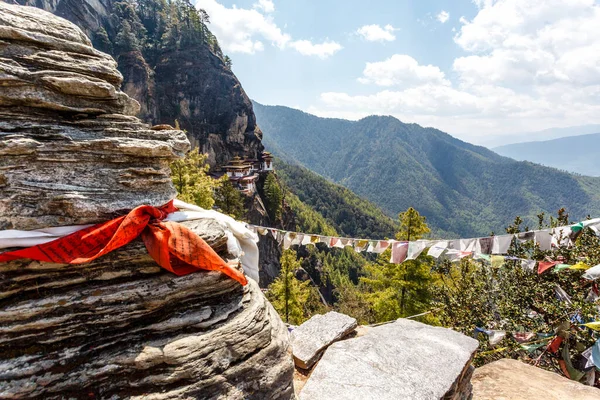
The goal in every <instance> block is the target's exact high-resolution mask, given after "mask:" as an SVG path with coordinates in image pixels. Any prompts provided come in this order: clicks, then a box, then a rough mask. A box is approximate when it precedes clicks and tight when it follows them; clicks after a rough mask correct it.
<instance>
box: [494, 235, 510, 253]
mask: <svg viewBox="0 0 600 400" xmlns="http://www.w3.org/2000/svg"><path fill="white" fill-rule="evenodd" d="M513 238H514V235H500V236H494V239H493V243H492V254H506V253H507V252H508V248H509V247H510V244H511V243H512V241H513Z"/></svg>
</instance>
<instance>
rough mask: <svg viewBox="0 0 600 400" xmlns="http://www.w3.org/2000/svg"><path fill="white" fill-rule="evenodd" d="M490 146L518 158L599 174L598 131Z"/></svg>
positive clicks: (599, 146) (599, 140)
mask: <svg viewBox="0 0 600 400" xmlns="http://www.w3.org/2000/svg"><path fill="white" fill-rule="evenodd" d="M492 150H494V151H495V152H496V153H498V154H501V155H503V156H506V157H510V158H514V159H515V160H519V161H531V162H535V163H538V164H542V165H547V166H549V167H554V168H558V169H562V170H566V171H569V172H576V173H578V174H583V175H589V176H600V133H594V134H590V135H579V136H569V137H564V138H559V139H553V140H544V141H536V142H525V143H515V144H507V145H505V146H500V147H495V148H493V149H492Z"/></svg>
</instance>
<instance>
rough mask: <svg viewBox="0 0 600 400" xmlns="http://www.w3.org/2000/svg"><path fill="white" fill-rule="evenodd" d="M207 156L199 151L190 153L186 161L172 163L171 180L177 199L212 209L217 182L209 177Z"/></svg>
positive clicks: (195, 150)
mask: <svg viewBox="0 0 600 400" xmlns="http://www.w3.org/2000/svg"><path fill="white" fill-rule="evenodd" d="M208 170H209V166H208V165H207V164H206V155H204V154H201V153H200V152H199V151H198V149H194V150H192V151H190V152H189V153H188V154H187V155H186V156H185V158H184V159H180V160H176V161H174V162H172V163H171V179H172V180H173V184H174V185H175V189H177V193H178V194H177V198H178V199H179V200H183V201H186V202H188V203H193V204H196V205H198V206H200V207H203V208H207V209H210V208H212V206H213V204H214V202H215V201H214V199H213V192H214V189H215V185H216V182H215V180H214V179H212V178H211V177H210V176H208Z"/></svg>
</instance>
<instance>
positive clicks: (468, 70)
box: [196, 0, 600, 144]
mask: <svg viewBox="0 0 600 400" xmlns="http://www.w3.org/2000/svg"><path fill="white" fill-rule="evenodd" d="M196 5H197V6H198V7H200V8H203V9H205V10H206V11H207V12H208V14H209V16H210V24H209V27H210V29H211V30H212V32H213V33H214V34H215V35H216V37H217V39H218V40H219V43H220V45H221V48H222V49H223V52H224V53H225V54H227V55H228V56H229V57H230V58H231V59H232V62H233V72H234V73H235V74H236V76H237V77H238V79H239V80H240V82H241V83H242V86H243V87H244V90H245V91H246V93H247V94H248V96H249V97H250V98H252V99H253V100H256V101H258V102H259V103H262V104H268V105H284V106H288V107H293V108H297V109H300V110H303V111H306V112H308V113H311V114H315V115H318V116H322V117H335V118H344V119H352V120H356V119H360V118H363V117H365V116H368V115H373V114H377V115H393V116H395V117H397V118H398V119H400V120H401V121H403V122H407V123H412V122H414V123H418V124H420V125H423V126H432V127H435V128H438V129H441V130H443V131H445V132H448V133H450V134H452V135H454V136H456V137H459V138H460V139H463V140H467V141H470V142H473V143H477V144H486V143H490V142H492V141H493V142H494V143H495V144H501V143H502V142H506V143H510V142H515V141H521V140H524V139H525V138H524V134H523V133H522V132H532V131H540V130H544V129H549V128H561V127H570V126H582V125H587V124H598V123H600V5H599V4H598V1H595V0H412V1H409V0H371V1H369V2H365V1H359V0H301V1H300V0H197V1H196ZM259 122H260V121H259Z"/></svg>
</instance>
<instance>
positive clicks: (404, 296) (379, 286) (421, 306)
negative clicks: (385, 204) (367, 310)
mask: <svg viewBox="0 0 600 400" xmlns="http://www.w3.org/2000/svg"><path fill="white" fill-rule="evenodd" d="M399 219H400V229H399V231H398V233H397V234H396V239H397V240H407V241H409V240H417V239H420V238H422V237H423V235H425V234H426V233H428V232H429V227H428V226H427V224H426V223H425V218H424V217H422V216H421V215H420V214H419V213H418V211H416V210H415V209H414V208H412V207H411V208H409V209H408V210H406V211H405V212H403V213H400V215H399ZM390 256H391V251H390V250H389V249H388V250H387V251H385V252H384V253H382V254H381V255H380V256H379V257H378V258H377V261H376V262H374V263H371V264H368V265H367V266H366V267H365V270H366V272H367V276H366V277H362V278H361V279H360V280H361V282H362V283H363V284H364V285H365V286H366V287H367V289H368V294H367V295H366V296H367V299H368V301H369V302H370V304H371V307H372V310H373V313H374V314H375V319H376V320H377V321H378V322H383V321H390V320H394V319H397V318H401V317H406V316H409V315H414V314H418V313H421V312H424V311H427V310H428V309H429V307H430V304H431V301H432V293H431V285H432V284H433V276H432V274H431V267H432V260H431V257H428V256H425V255H421V256H419V257H418V258H417V259H416V260H407V261H405V262H403V263H402V264H393V263H390V262H389V260H390Z"/></svg>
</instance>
